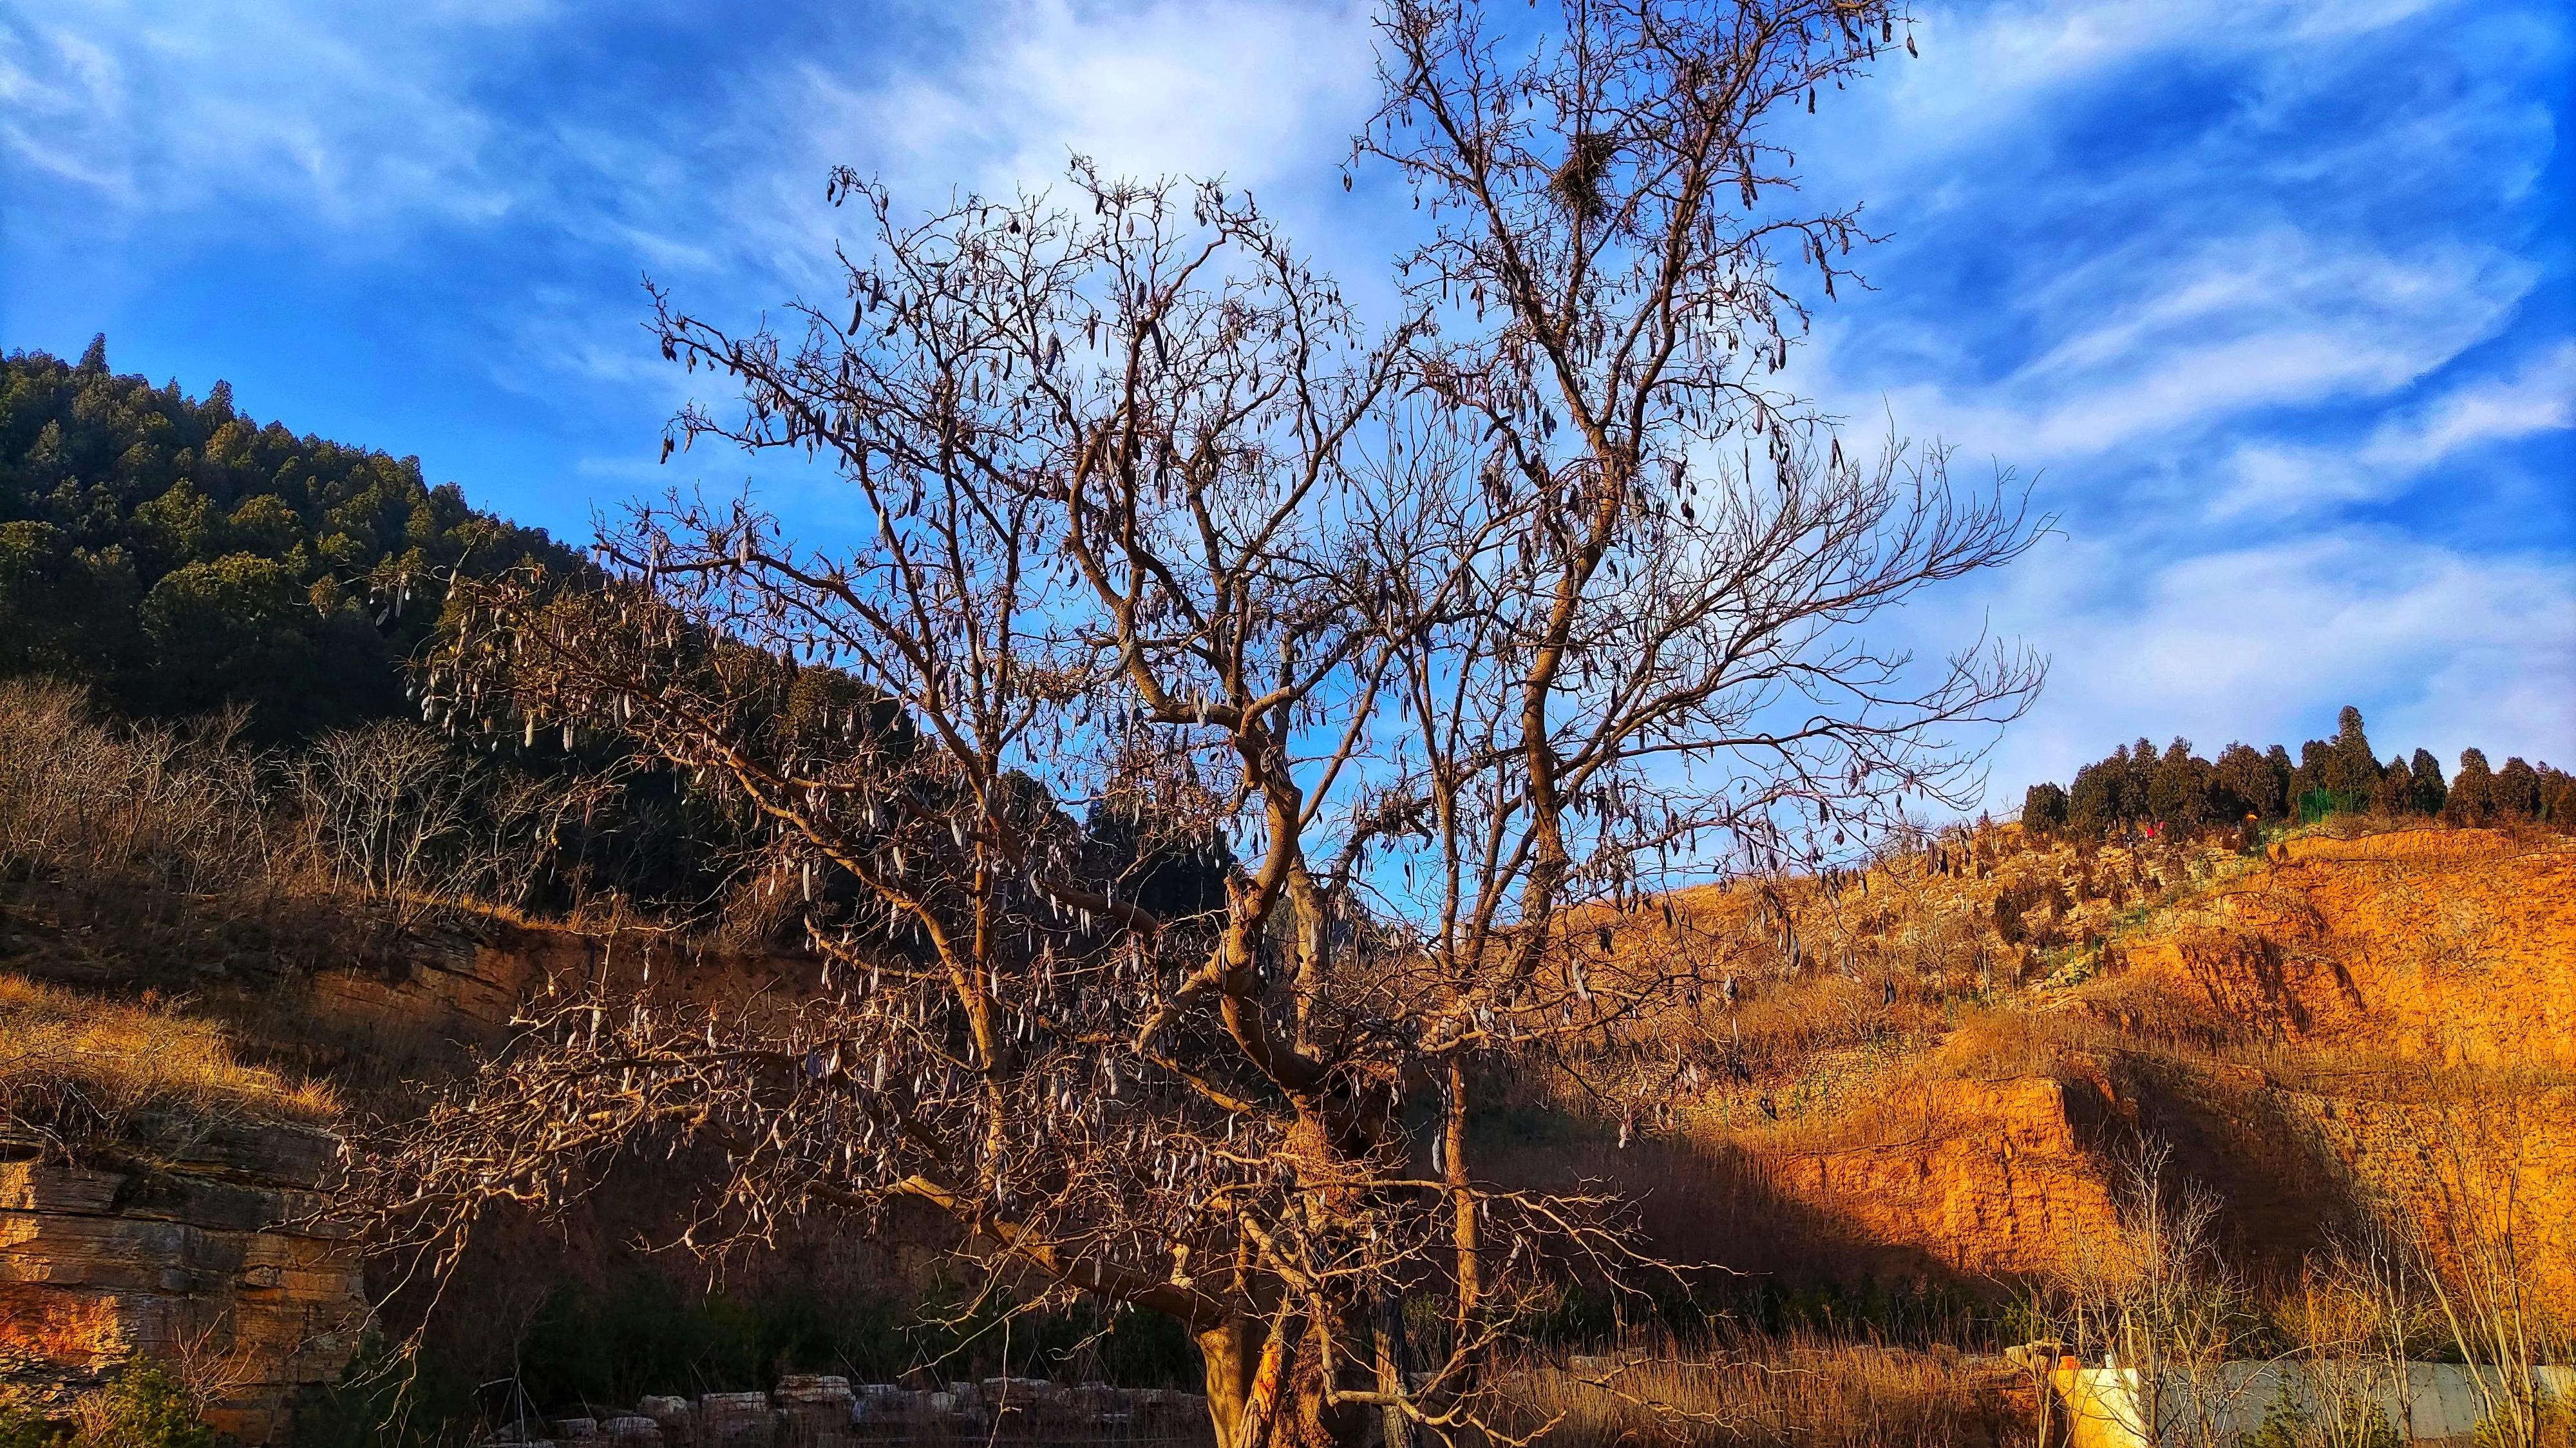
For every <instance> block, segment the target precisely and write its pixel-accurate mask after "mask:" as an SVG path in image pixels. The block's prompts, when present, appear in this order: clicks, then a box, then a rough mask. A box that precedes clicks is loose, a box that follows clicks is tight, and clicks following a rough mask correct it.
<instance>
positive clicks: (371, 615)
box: [0, 338, 578, 739]
mask: <svg viewBox="0 0 2576 1448" xmlns="http://www.w3.org/2000/svg"><path fill="white" fill-rule="evenodd" d="M523 559H534V560H537V561H541V562H544V563H547V564H549V565H551V566H554V567H557V568H565V567H572V566H576V565H577V563H578V560H577V559H576V558H575V557H574V555H573V554H572V553H571V552H570V551H568V550H566V549H564V548H562V547H560V546H559V545H557V544H556V543H555V542H554V541H553V540H551V539H549V538H548V537H547V536H546V535H545V534H544V533H543V532H541V531H538V530H535V529H528V528H521V527H517V526H515V525H513V524H510V523H507V522H504V521H502V520H501V519H499V518H496V517H494V516H492V515H491V514H489V513H484V512H479V511H477V510H475V509H473V508H471V507H469V506H468V505H467V504H466V502H465V497H464V494H463V493H462V492H461V491H460V490H459V489H458V488H457V486H456V485H455V484H453V483H442V484H439V485H437V486H435V487H432V486H430V485H429V483H428V481H427V480H426V479H424V478H423V477H422V475H421V470H420V461H419V459H417V458H394V457H389V456H387V455H386V454H384V453H381V452H375V451H371V450H368V449H365V448H358V447H350V446H346V445H344V444H340V443H335V442H329V441H326V440H324V439H321V438H317V437H313V436H310V435H305V436H298V435H296V434H295V433H293V432H290V431H288V430H287V429H286V428H285V427H284V426H282V425H280V424H279V423H277V422H274V421H272V422H268V423H265V424H262V423H260V422H258V421H256V420H255V419H253V418H251V417H249V416H248V415H246V414H244V413H242V412H241V411H239V410H238V409H237V408H235V407H234V405H233V400H232V389H231V388H230V387H229V386H227V385H225V384H223V383H217V384H216V385H215V387H214V389H213V390H212V392H210V393H209V394H208V395H207V396H206V397H205V398H203V399H202V400H201V399H197V398H192V397H188V396H186V395H184V394H183V393H181V392H180V390H179V387H178V384H176V383H175V382H174V383H172V384H170V385H168V386H166V387H159V388H156V387H154V386H152V385H151V384H150V383H149V382H148V381H146V380H145V379H144V378H142V377H139V376H132V375H126V376H119V375H117V374H115V373H113V372H110V371H109V370H108V364H107V346H106V342H105V339H104V338H102V339H100V340H98V341H95V342H93V343H91V344H90V347H89V350H88V352H87V353H85V354H84V355H83V356H82V357H81V359H80V360H79V361H78V362H74V363H67V362H64V361H63V360H61V359H60V358H57V357H53V356H49V355H47V354H45V353H42V352H12V353H9V354H7V355H6V356H5V357H0V675H8V674H19V673H42V674H46V675H50V676H52V677H55V678H60V679H64V680H67V681H73V682H79V683H85V684H88V685H90V686H92V687H93V688H94V689H95V691H96V692H97V693H98V694H99V695H100V696H101V697H102V698H103V699H105V700H107V701H108V702H110V703H111V704H113V705H114V706H115V707H116V708H117V709H118V710H119V711H120V712H123V713H125V714H128V715H131V716H137V717H154V718H171V719H175V718H184V717H187V716H191V715H196V714H202V713H206V712H208V711H211V710H214V709H217V708H220V707H222V706H224V705H227V704H238V705H244V706H247V707H248V708H249V709H250V710H251V717H252V723H253V726H254V728H255V729H256V730H257V731H258V732H259V733H260V734H261V735H262V736H263V737H266V738H271V739H285V738H300V737H304V736H308V735H310V734H313V733H315V732H317V731H319V730H322V729H325V728H331V727H338V726H345V725H349V724H354V723H361V722H364V721H367V720H370V719H380V718H386V717H392V716H396V715H402V714H405V713H407V712H408V709H407V706H406V704H405V701H404V697H403V681H402V677H401V673H400V668H399V665H400V664H401V662H402V661H403V660H404V659H405V658H407V657H408V656H409V655H410V653H411V651H412V649H413V648H414V647H415V646H416V645H417V644H418V643H419V642H420V640H421V638H422V637H423V636H425V635H426V634H427V632H428V631H429V629H430V628H431V626H432V625H433V624H434V623H435V621H436V619H437V616H438V608H437V604H436V600H435V598H434V597H433V596H431V593H430V590H431V589H432V587H433V586H434V583H435V579H434V575H435V574H436V572H437V571H439V570H446V569H462V570H465V571H467V572H492V571H497V570H499V569H503V568H508V567H510V566H512V565H514V564H517V563H519V562H520V561H522V560H523Z"/></svg>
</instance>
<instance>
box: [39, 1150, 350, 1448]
mask: <svg viewBox="0 0 2576 1448" xmlns="http://www.w3.org/2000/svg"><path fill="white" fill-rule="evenodd" d="M334 1149H335V1147H334V1143H333V1142H332V1141H331V1139H330V1137H328V1136H327V1135H325V1134H324V1133H321V1132H317V1131H312V1130H309V1129H305V1128H296V1127H240V1126H215V1127H207V1126H204V1125H202V1124H201V1125H199V1126H197V1127H195V1128H193V1129H190V1130H187V1131H186V1132H185V1133H184V1134H183V1135H182V1136H181V1137H180V1139H178V1140H177V1141H176V1142H175V1143H174V1144H173V1147H172V1149H171V1150H169V1151H168V1152H167V1153H165V1154H164V1155H163V1156H162V1157H161V1159H160V1160H159V1161H157V1162H156V1163H155V1164H154V1165H153V1166H152V1167H150V1168H148V1169H147V1168H143V1167H134V1168H131V1169H124V1170H108V1169H98V1168H81V1167H69V1166H64V1165H61V1164H59V1163H56V1162H49V1161H40V1160H35V1159H31V1158H22V1159H19V1160H14V1161H0V1381H6V1382H7V1383H8V1384H10V1385H11V1386H13V1387H16V1388H18V1389H21V1390H23V1391H27V1392H30V1393H32V1394H33V1395H34V1396H36V1397H37V1398H38V1399H39V1400H42V1401H48V1402H53V1403H57V1404H60V1403H63V1402H66V1401H67V1400H68V1399H69V1398H70V1397H71V1396H72V1395H74V1394H76V1393H78V1392H80V1391H82V1390H84V1389H87V1388H90V1387H93V1386H95V1385H97V1384H98V1383H99V1382H101V1381H103V1380H104V1379H105V1377H106V1376H107V1375H109V1374H111V1373H112V1372H114V1371H115V1369H116V1368H118V1367H119V1366H121V1365H122V1364H123V1363H124V1362H125V1361H126V1360H127V1359H128V1358H129V1357H131V1356H133V1355H134V1354H136V1353H138V1352H140V1353H148V1354H150V1355H151V1356H153V1357H156V1358H159V1359H162V1360H164V1361H166V1362H169V1363H171V1364H173V1366H174V1368H175V1369H176V1370H177V1371H178V1372H179V1373H180V1374H181V1375H182V1376H184V1377H186V1378H188V1379H190V1380H191V1381H192V1382H193V1383H195V1384H196V1385H197V1386H199V1387H200V1388H201V1389H202V1390H204V1391H206V1392H207V1394H208V1396H209V1397H210V1398H211V1399H212V1400H213V1402H214V1404H215V1407H214V1409H213V1411H212V1412H211V1413H210V1415H209V1416H210V1417H211V1419H212V1420H213V1421H214V1423H215V1425H216V1426H217V1427H218V1428H219V1429H221V1430H223V1431H225V1432H229V1433H232V1434H234V1435H235V1436H237V1437H240V1438H242V1439H243V1440H244V1441H247V1442H265V1441H270V1440H272V1439H273V1438H275V1437H276V1436H277V1435H278V1433H279V1431H280V1430H281V1429H282V1427H283V1425H284V1408H285V1405H286V1400H287V1398H288V1397H289V1396H290V1395H291V1394H292V1393H293V1391H294V1390H295V1389H296V1388H297V1387H298V1386H300V1385H302V1384H306V1383H322V1382H329V1381H331V1380H333V1379H335V1378H336V1377H337V1376H338V1375H339V1373H340V1370H341V1368H342V1367H343V1366H344V1365H345V1364H346V1363H347V1362H348V1360H349V1356H350V1354H351V1353H352V1352H353V1351H354V1350H355V1348H356V1345H357V1334H358V1331H359V1329H360V1328H361V1327H362V1326H363V1324H364V1321H365V1317H366V1300H365V1296H364V1293H363V1290H362V1285H361V1282H360V1279H359V1275H358V1263H357V1258H356V1254H355V1253H354V1252H353V1251H352V1250H350V1247H349V1244H348V1243H347V1242H345V1241H344V1240H342V1239H341V1238H340V1237H339V1236H338V1235H337V1234H335V1233H333V1232H331V1231H330V1230H329V1229H328V1228H327V1227H322V1226H318V1225H315V1224H313V1223H311V1222H309V1221H306V1220H303V1219H306V1218H308V1217H309V1216H310V1214H311V1213H312V1212H313V1210H314V1209H315V1208H316V1207H317V1206H319V1205H320V1202H319V1199H318V1198H316V1197H315V1196H314V1195H313V1194H312V1192H311V1190H310V1188H311V1187H312V1186H313V1185H314V1184H315V1183H316V1182H317V1181H318V1180H319V1179H320V1177H321V1174H322V1172H323V1170H324V1169H325V1168H326V1167H327V1165H328V1163H329V1162H330V1160H331V1155H332V1152H333V1151H334Z"/></svg>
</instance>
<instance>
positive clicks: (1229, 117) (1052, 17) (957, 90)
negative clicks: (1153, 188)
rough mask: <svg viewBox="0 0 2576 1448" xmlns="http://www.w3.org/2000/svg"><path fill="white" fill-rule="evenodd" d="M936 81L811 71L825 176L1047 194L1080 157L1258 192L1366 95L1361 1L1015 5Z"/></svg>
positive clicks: (1315, 156)
mask: <svg viewBox="0 0 2576 1448" xmlns="http://www.w3.org/2000/svg"><path fill="white" fill-rule="evenodd" d="M971 33H972V34H974V35H976V36H977V37H979V38H980V41H981V44H980V46H979V48H978V49H976V50H975V51H973V52H972V53H970V54H968V55H965V56H962V57H960V58H959V59H958V60H957V61H956V62H955V63H954V64H953V65H951V66H950V67H948V68H946V69H944V70H943V71H942V72H940V73H938V74H913V75H908V76H905V77H902V78H899V79H897V80H895V81H893V82H891V83H889V84H887V85H885V86H883V87H881V88H862V89H857V90H853V89H851V88H849V87H847V86H846V85H845V84H844V83H843V82H841V81H840V80H839V79H838V78H837V77H836V76H834V75H833V73H832V72H831V71H830V70H829V69H828V68H826V67H823V66H820V65H815V66H808V67H805V68H804V69H803V71H802V73H801V76H800V81H801V83H802V85H803V86H804V87H805V88H806V90H807V92H808V101H807V113H808V114H809V115H810V116H811V117H813V119H814V120H815V121H816V123H817V124H816V125H815V126H814V127H813V129H812V131H811V132H810V134H811V135H812V136H813V138H814V140H813V144H814V146H815V147H817V148H819V149H821V150H823V151H826V152H829V153H831V154H830V155H829V159H830V160H854V159H859V160H863V161H864V162H865V163H866V164H867V165H872V166H875V167H879V168H881V169H882V170H883V171H884V172H885V173H886V174H887V175H888V177H889V179H895V180H898V181H902V182H907V183H910V184H914V185H937V186H940V187H942V188H944V187H945V186H946V185H948V184H950V183H952V182H955V181H958V180H960V179H961V178H962V179H965V180H968V181H971V182H972V183H973V184H975V185H977V186H979V187H981V188H982V189H984V190H986V191H987V192H989V193H995V194H1008V193H1009V192H1010V191H1011V190H1012V189H1013V188H1014V187H1030V188H1035V187H1041V186H1049V185H1052V184H1054V183H1056V182H1057V181H1058V180H1060V179H1061V178H1062V177H1063V174H1064V166H1065V159H1066V157H1067V156H1068V155H1070V154H1074V153H1080V154H1083V155H1088V156H1091V157H1092V158H1094V159H1095V160H1097V161H1099V162H1100V163H1101V166H1102V169H1103V170H1104V171H1107V172H1109V173H1110V174H1113V175H1119V174H1125V175H1136V176H1158V175H1167V174H1168V175H1193V176H1201V177H1209V176H1215V175H1220V174H1221V175H1223V176H1225V177H1226V178H1227V179H1228V180H1229V181H1230V182H1232V183H1235V184H1240V185H1259V184H1261V183H1263V182H1265V181H1270V180H1274V179H1277V178H1279V177H1281V176H1282V175H1283V174H1287V173H1289V172H1290V171H1292V170H1297V171H1320V170H1322V169H1323V168H1326V167H1328V166H1329V165H1330V162H1331V159H1332V157H1331V155H1330V152H1331V150H1332V147H1331V146H1330V145H1329V144H1325V145H1322V146H1319V145H1318V144H1317V143H1318V141H1319V140H1324V141H1327V142H1329V141H1330V140H1332V139H1336V138H1338V137H1339V136H1340V135H1341V134H1344V133H1347V132H1348V131H1349V130H1351V129H1354V128H1355V127H1356V124H1357V122H1358V120H1359V119H1360V116H1361V113H1362V112H1363V110H1364V108H1365V105H1366V103H1367V101H1368V99H1369V98H1370V96H1371V95H1372V93H1373V85H1374V75H1373V73H1372V71H1371V69H1370V64H1369V41H1370V31H1369V26H1368V22H1367V12H1366V9H1365V7H1364V6H1362V5H1360V4H1358V3H1356V0H1353V3H1339V4H1327V5H1277V4H1261V3H1254V0H1217V3H1211V4H1180V3H1175V0H1162V3H1155V4H1145V5H1114V6H1096V5H1076V4H1073V3H1071V0H1020V3H1011V4H1002V5H996V6H995V7H993V10H992V13H991V14H990V16H989V18H988V19H987V20H986V21H985V22H984V23H981V24H978V25H976V26H974V27H973V28H972V31H971Z"/></svg>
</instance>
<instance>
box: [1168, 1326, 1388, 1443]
mask: <svg viewBox="0 0 2576 1448" xmlns="http://www.w3.org/2000/svg"><path fill="white" fill-rule="evenodd" d="M1283 1325H1284V1324H1272V1326H1271V1331H1270V1332H1268V1333H1267V1334H1265V1333H1264V1332H1263V1331H1262V1327H1263V1324H1262V1322H1261V1321H1260V1319H1258V1318H1250V1317H1241V1318H1236V1319H1234V1320H1232V1321H1230V1322H1227V1323H1225V1324H1223V1325H1221V1326H1218V1327H1213V1328H1209V1329H1207V1330H1206V1331H1203V1332H1200V1333H1197V1334H1196V1335H1195V1336H1196V1339H1197V1342H1198V1348H1199V1361H1200V1364H1201V1367H1202V1369H1203V1371H1204V1375H1205V1379H1206V1382H1207V1400H1208V1421H1209V1424H1210V1426H1212V1427H1213V1428H1214V1429H1215V1430H1216V1448H1323V1445H1340V1448H1366V1445H1368V1443H1369V1441H1370V1438H1371V1436H1372V1434H1373V1433H1374V1432H1375V1431H1376V1430H1377V1422H1376V1419H1377V1417H1378V1415H1376V1414H1373V1413H1367V1412H1362V1411H1359V1410H1356V1409H1351V1408H1335V1407H1333V1406H1332V1405H1331V1404H1330V1403H1329V1402H1328V1401H1327V1399H1326V1395H1325V1394H1324V1392H1323V1390H1322V1385H1321V1384H1320V1382H1317V1381H1313V1379H1314V1377H1315V1373H1316V1372H1317V1371H1318V1368H1317V1364H1318V1363H1320V1362H1321V1361H1322V1359H1321V1357H1320V1356H1319V1355H1318V1354H1317V1353H1316V1352H1315V1351H1313V1350H1312V1344H1303V1343H1300V1342H1298V1341H1297V1335H1296V1334H1294V1333H1289V1332H1283V1331H1280V1330H1279V1329H1280V1327H1281V1326H1283ZM1308 1330H1309V1331H1312V1329H1311V1327H1310V1328H1309V1329H1308Z"/></svg>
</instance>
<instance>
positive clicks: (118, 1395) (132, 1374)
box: [68, 1358, 215, 1448]
mask: <svg viewBox="0 0 2576 1448" xmlns="http://www.w3.org/2000/svg"><path fill="white" fill-rule="evenodd" d="M76 1417H77V1421H78V1423H79V1428H78V1430H77V1431H76V1432H75V1433H74V1434H73V1435H72V1436H71V1439H70V1442H69V1445H68V1448H214V1444H215V1430H214V1429H213V1428H211V1427H209V1426H207V1423H206V1420H205V1417H204V1415H203V1414H201V1413H200V1412H199V1411H198V1409H197V1400H196V1398H195V1396H194V1395H193V1394H191V1393H190V1392H189V1391H188V1390H187V1388H186V1387H185V1386H184V1385H183V1384H181V1383H180V1381H179V1380H178V1379H177V1378H174V1377H172V1376H171V1375H170V1374H169V1373H168V1372H167V1371H166V1370H164V1369H163V1368H161V1367H160V1366H159V1365H157V1364H154V1363H151V1362H147V1361H145V1360H143V1359H141V1358H137V1359H135V1360H134V1361H133V1362H130V1363H128V1364H127V1365H126V1367H125V1369H124V1370H123V1371H122V1372H119V1373H118V1374H117V1375H116V1378H115V1380H114V1381H112V1382H110V1383H109V1384H108V1385H107V1386H106V1387H105V1388H103V1389H101V1390H100V1391H99V1392H97V1393H96V1394H94V1395H92V1396H91V1397H90V1398H89V1399H88V1400H87V1401H85V1402H83V1403H82V1404H81V1405H80V1409H79V1411H78V1413H77V1415H76Z"/></svg>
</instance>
